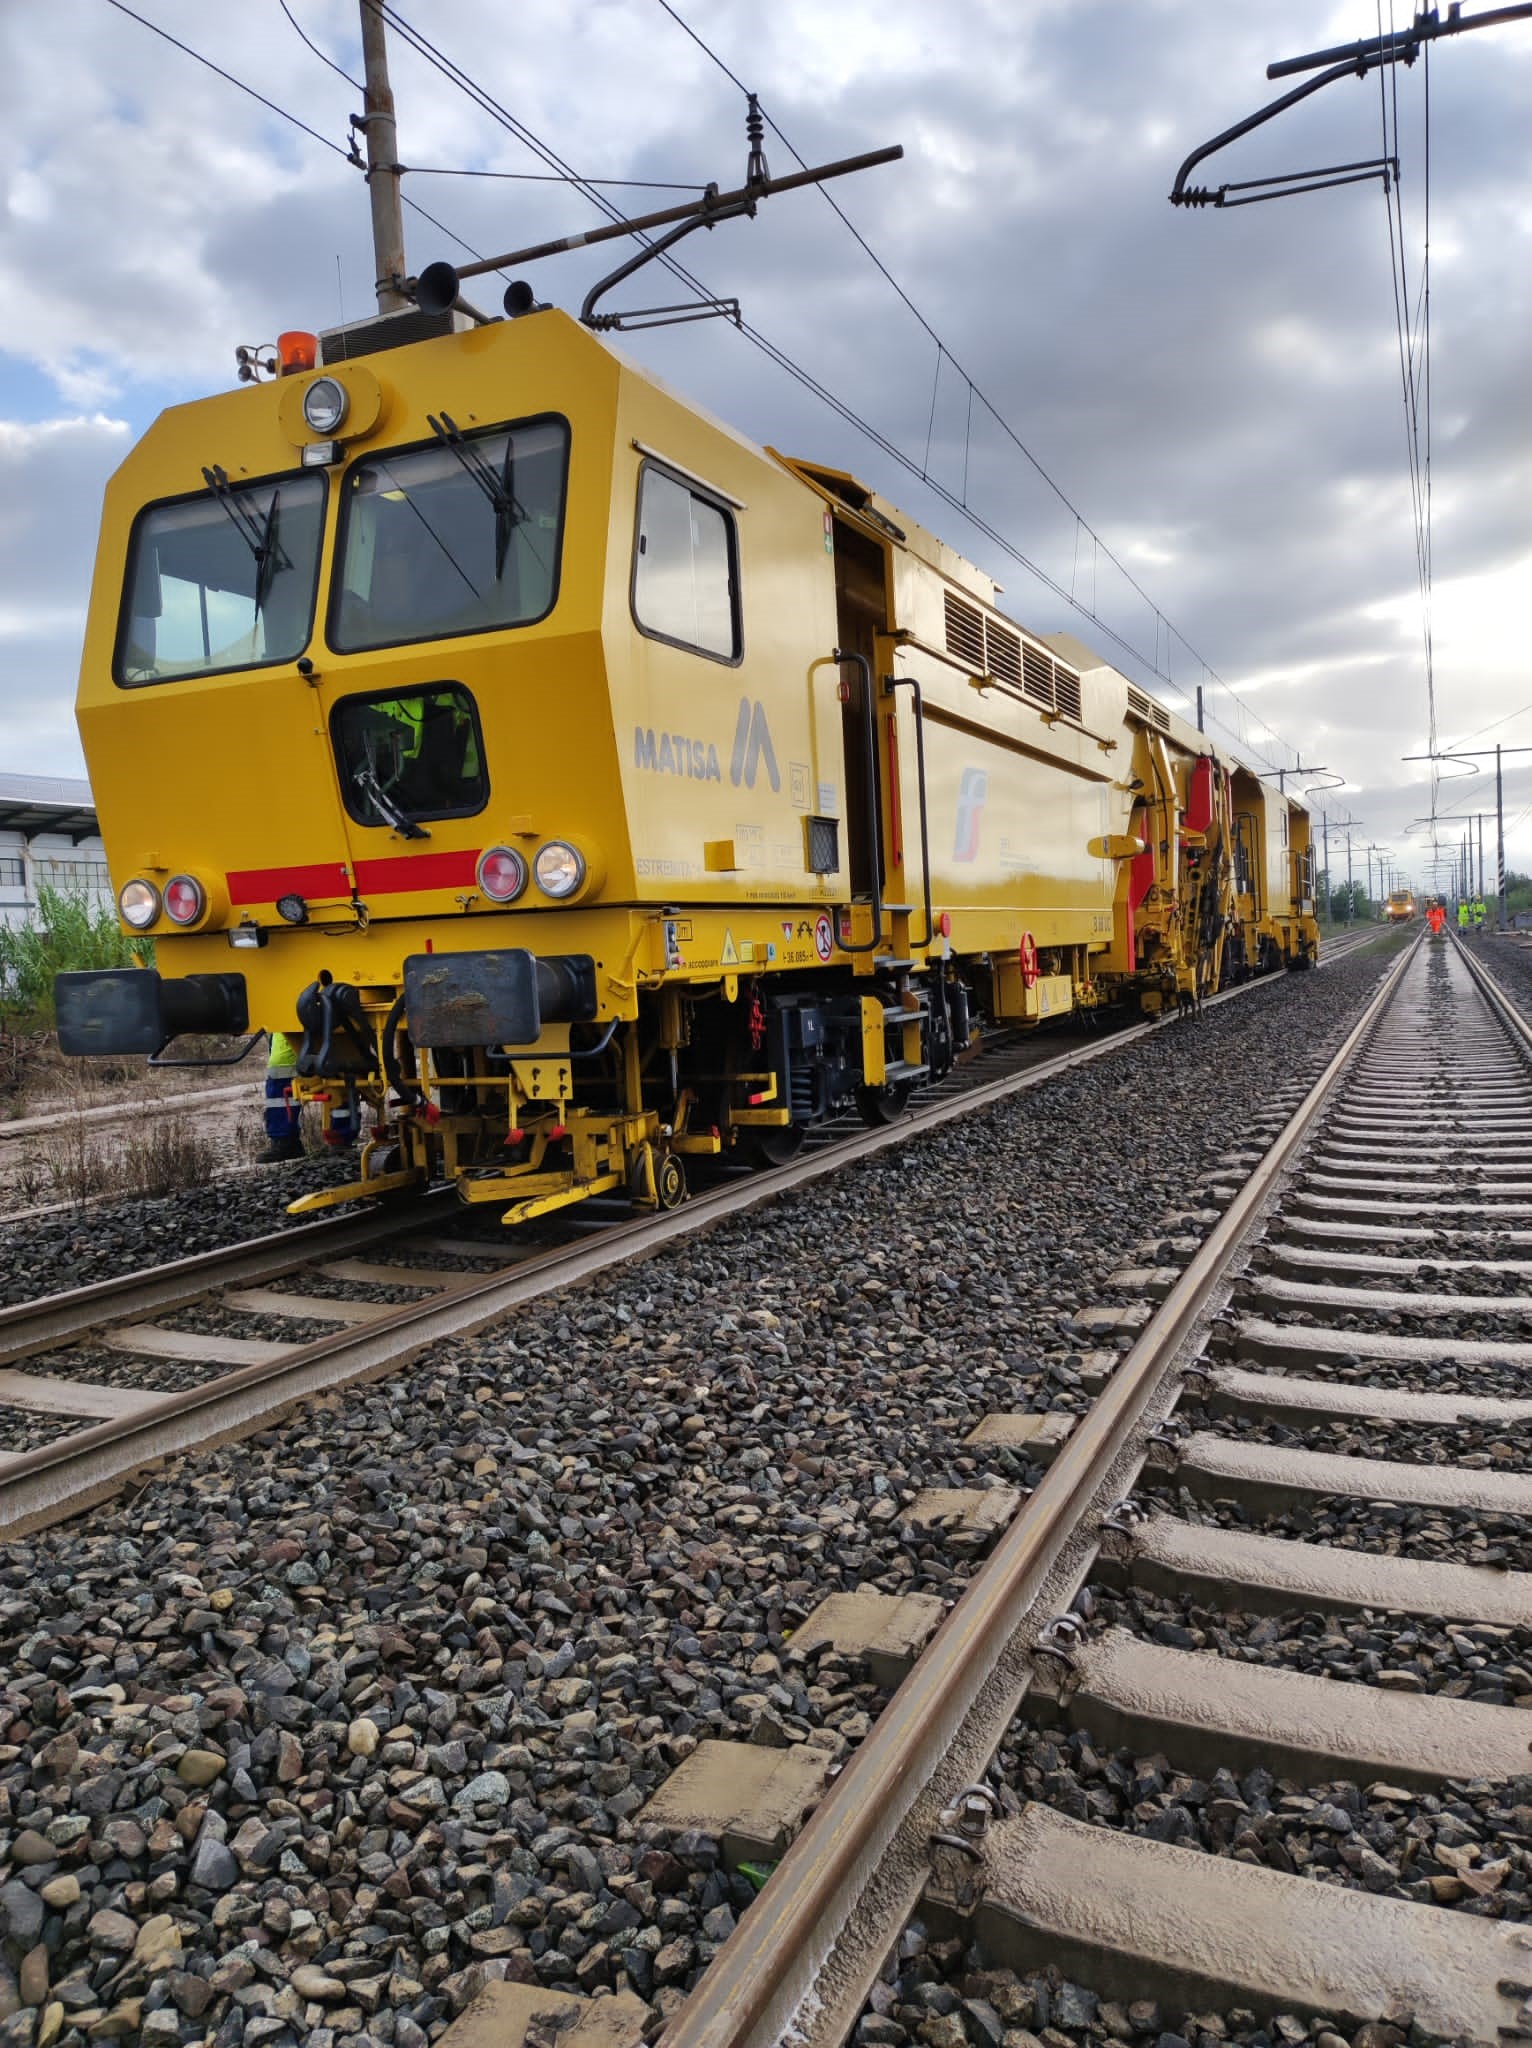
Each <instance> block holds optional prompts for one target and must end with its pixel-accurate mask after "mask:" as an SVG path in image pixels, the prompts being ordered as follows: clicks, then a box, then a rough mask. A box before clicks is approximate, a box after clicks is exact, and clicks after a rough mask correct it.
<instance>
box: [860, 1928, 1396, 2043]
mask: <svg viewBox="0 0 1532 2048" xmlns="http://www.w3.org/2000/svg"><path fill="white" fill-rule="evenodd" d="M854 2038H855V2040H856V2041H857V2043H858V2048H905V2044H906V2043H918V2044H921V2048H975V2044H983V2043H990V2044H994V2048H1002V2044H1003V2048H1033V2044H1034V2043H1041V2044H1043V2048H1105V2044H1106V2043H1108V2042H1132V2043H1136V2044H1138V2048H1304V2044H1305V2043H1310V2042H1312V2043H1313V2044H1314V2048H1406V2044H1408V2048H1427V2044H1429V2043H1430V2042H1431V2041H1432V2040H1433V2039H1434V2038H1435V2037H1434V2036H1432V2035H1430V2034H1428V2033H1427V2032H1426V2031H1425V2030H1424V2029H1423V2028H1421V2027H1419V2026H1417V2025H1414V2024H1409V2025H1399V2026H1392V2025H1389V2024H1387V2023H1385V2022H1380V2021H1372V2022H1369V2023H1368V2024H1367V2025H1365V2026H1363V2027H1358V2028H1354V2029H1352V2030H1351V2032H1350V2034H1349V2035H1348V2033H1347V2031H1346V2029H1345V2024H1344V2022H1342V2023H1340V2030H1339V2031H1337V2023H1336V2022H1335V2021H1333V2020H1331V2019H1328V2018H1326V2017H1325V2016H1324V2015H1323V2014H1320V2015H1317V2016H1316V2015H1310V2014H1307V2013H1277V2014H1276V2015H1274V2016H1273V2017H1272V2019H1271V2020H1269V2021H1268V2022H1267V2023H1266V2024H1264V2025H1262V2024H1261V2023H1260V2022H1259V2021H1258V2020H1257V2018H1256V2016H1255V2014H1254V2013H1253V2012H1248V2011H1242V2010H1241V2009H1239V2008H1238V2007H1235V2008H1232V2009H1230V2010H1228V2011H1223V2012H1207V2011H1202V2010H1199V2011H1196V2012H1188V2011H1185V2010H1182V2009H1181V2008H1179V2007H1177V2006H1175V2005H1163V2006H1162V2005H1160V2004H1159V2003H1158V2002H1157V2001H1155V2000H1154V1999H1150V1998H1136V1999H1134V2000H1132V2001H1131V2002H1126V2001H1116V2000H1111V1999H1106V1998H1102V1997H1099V1996H1098V1995H1097V1994H1096V1992H1094V1991H1093V1990H1091V1989H1090V1987H1089V1986H1088V1985H1084V1984H1079V1983H1076V1982H1074V1981H1073V1980H1072V1979H1070V1978H1067V1977H1063V1976H1061V1975H1060V1974H1059V1972H1058V1971H1057V1970H1055V1969H1050V1970H1044V1971H1039V1972H1038V1973H1036V1974H1035V1975H1033V1976H1022V1975H1020V1974H1019V1973H1018V1972H1016V1971H1015V1970H1010V1969H1006V1968H1005V1967H1003V1966H997V1965H996V1964H995V1963H994V1962H993V1961H992V1960H991V1959H989V1958H987V1957H986V1956H985V1955H984V1953H983V1951H982V1950H981V1949H979V1948H977V1947H971V1948H967V1949H965V1948H964V1946H963V1944H962V1942H961V1941H960V1940H957V1939H946V1940H944V1939H941V1938H939V1937H934V1936H932V1935H930V1934H929V1933H928V1932H927V1930H926V1928H925V1927H924V1926H923V1925H922V1923H921V1922H920V1921H918V1920H916V1921H912V1922H911V1923H910V1925H909V1927H907V1928H906V1929H905V1931H904V1934H903V1936H902V1937H901V1939H900V1942H899V1946H898V1949H897V1950H896V1952H895V1954H894V1955H893V1956H892V1957H891V1958H890V1960H889V1961H888V1963H887V1964H886V1965H885V1966H884V1969H883V1973H882V1976H881V1977H880V1979H879V1981H878V1983H877V1984H876V1985H875V1986H874V1987H873V1991H872V1995H871V1997H870V1998H869V1999H868V2002H867V2005H866V2007H865V2008H864V2010H863V2014H862V2018H861V2019H860V2021H859V2022H858V2024H857V2030H856V2034H855V2036H854Z"/></svg>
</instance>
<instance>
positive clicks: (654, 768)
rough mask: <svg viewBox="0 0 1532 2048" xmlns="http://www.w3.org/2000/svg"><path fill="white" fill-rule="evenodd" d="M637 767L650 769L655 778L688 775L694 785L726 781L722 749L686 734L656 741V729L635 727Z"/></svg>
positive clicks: (664, 734)
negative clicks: (719, 751)
mask: <svg viewBox="0 0 1532 2048" xmlns="http://www.w3.org/2000/svg"><path fill="white" fill-rule="evenodd" d="M633 765H634V767H635V768H647V769H648V770H649V772H650V773H651V774H652V775H685V776H689V777H690V778H691V780H692V781H693V782H722V781H723V770H722V769H721V768H720V767H719V765H718V749H717V748H716V747H715V746H713V745H712V744H711V742H710V741H708V740H694V739H688V738H687V736H686V734H685V733H679V732H662V733H661V734H660V736H659V738H658V739H657V740H656V738H655V736H654V728H653V727H652V726H650V727H647V728H646V727H644V726H642V725H636V726H635V727H634V728H633Z"/></svg>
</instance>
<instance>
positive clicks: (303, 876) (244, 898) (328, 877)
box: [229, 861, 351, 903]
mask: <svg viewBox="0 0 1532 2048" xmlns="http://www.w3.org/2000/svg"><path fill="white" fill-rule="evenodd" d="M350 894H351V884H350V882H349V881H348V880H347V879H346V870H345V869H344V868H343V867H342V866H341V865H340V863H339V862H338V861H319V862H317V863H315V865H313V866H312V867H306V868H236V869H235V870H234V872H233V873H232V874H231V875H230V876H229V901H230V902H231V903H275V902H276V900H277V898H278V897H279V896H303V897H309V896H312V897H315V898H317V899H318V900H319V901H320V902H322V903H333V902H335V900H336V899H337V898H338V897H347V896H349V895H350Z"/></svg>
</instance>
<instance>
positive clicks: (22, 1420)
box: [0, 1402, 91, 1452]
mask: <svg viewBox="0 0 1532 2048" xmlns="http://www.w3.org/2000/svg"><path fill="white" fill-rule="evenodd" d="M90 1422H91V1418H90V1417H89V1416H88V1415H51V1414H49V1413H47V1412H46V1411H44V1410H40V1409H31V1408H13V1407H12V1406H11V1405H10V1403H9V1402H0V1451H13V1452H14V1451H40V1450H41V1449H42V1447H43V1445H44V1444H51V1443H56V1442H57V1441H58V1439H59V1438H60V1437H61V1436H73V1435H74V1433H75V1431H76V1430H80V1429H89V1428H90Z"/></svg>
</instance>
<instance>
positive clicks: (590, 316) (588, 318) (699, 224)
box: [580, 185, 755, 329]
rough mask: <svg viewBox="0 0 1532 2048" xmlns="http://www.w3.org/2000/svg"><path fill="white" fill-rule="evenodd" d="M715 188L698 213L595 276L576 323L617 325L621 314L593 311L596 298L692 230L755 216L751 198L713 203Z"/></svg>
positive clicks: (714, 305)
mask: <svg viewBox="0 0 1532 2048" xmlns="http://www.w3.org/2000/svg"><path fill="white" fill-rule="evenodd" d="M717 189H718V188H717V187H716V186H713V185H710V186H709V187H708V194H709V199H710V200H711V201H713V202H714V203H712V204H709V203H708V201H704V204H703V210H702V211H701V212H700V213H694V214H692V215H690V216H689V217H688V218H687V219H686V220H682V221H677V223H676V225H675V226H674V227H673V228H671V229H670V230H669V232H668V233H666V234H663V235H660V236H658V237H657V238H656V240H654V241H652V242H648V243H646V244H645V245H644V247H643V248H641V249H639V250H637V251H636V252H635V254H633V255H632V256H630V257H629V258H628V260H627V262H626V263H619V264H618V266H617V268H616V269H615V270H612V271H609V272H608V273H607V275H606V276H605V277H603V278H599V279H598V280H597V281H596V283H595V284H593V285H592V286H591V288H590V290H589V291H588V292H587V293H586V294H585V303H584V305H583V306H581V308H580V324H581V326H582V327H592V328H598V329H599V328H606V327H615V326H617V325H618V324H619V323H620V322H621V321H622V320H623V318H624V317H625V316H624V315H623V314H621V313H598V312H597V311H596V302H597V300H598V299H603V298H605V296H606V294H607V293H608V292H609V291H610V290H611V289H612V287H613V286H614V285H619V284H621V283H622V282H623V280H624V279H625V278H629V277H631V276H632V275H633V273H634V271H635V270H642V269H643V267H644V265H645V264H646V263H652V262H653V261H654V259H655V257H656V256H663V255H664V254H665V253H666V251H667V250H669V249H673V248H674V247H675V245H676V243H677V242H679V241H680V240H681V239H682V237H683V236H685V235H689V234H691V232H692V231H693V229H695V228H711V227H716V226H717V224H718V222H719V221H721V220H735V219H737V218H738V217H739V215H740V214H748V215H749V216H750V217H751V218H752V219H753V218H754V217H755V201H754V199H736V200H735V201H733V203H732V204H727V205H723V206H720V205H718V204H716V200H717ZM656 310H664V309H656ZM704 310H705V311H722V310H723V308H722V305H721V302H719V301H716V300H715V301H713V302H712V304H711V305H710V306H709V307H708V308H706V309H704ZM735 319H736V323H737V320H738V309H737V308H736V309H735Z"/></svg>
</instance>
